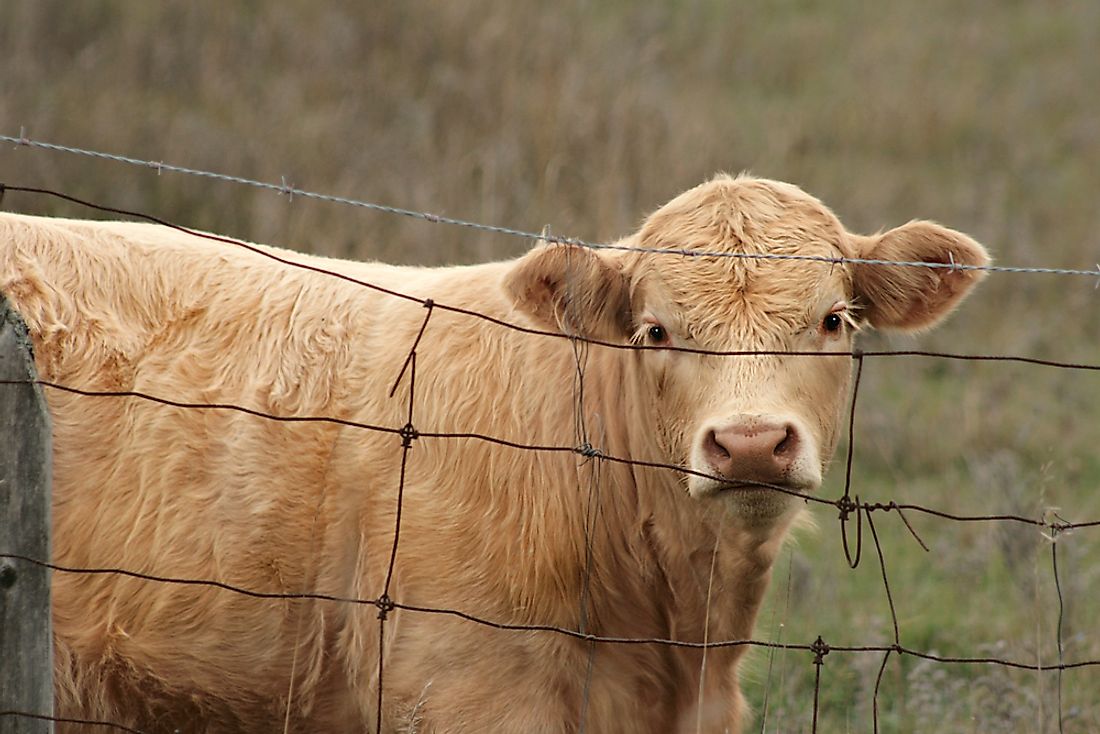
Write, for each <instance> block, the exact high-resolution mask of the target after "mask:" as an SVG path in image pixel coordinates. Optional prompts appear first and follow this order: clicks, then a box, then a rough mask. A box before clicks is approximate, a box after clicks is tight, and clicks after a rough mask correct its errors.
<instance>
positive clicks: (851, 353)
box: [0, 182, 1100, 371]
mask: <svg viewBox="0 0 1100 734" xmlns="http://www.w3.org/2000/svg"><path fill="white" fill-rule="evenodd" d="M5 190H7V191H17V192H21V193H30V194H43V195H46V196H52V197H54V198H58V199H62V200H65V201H69V202H71V203H74V204H79V205H81V206H86V207H89V208H91V209H95V210H97V211H102V212H109V213H112V214H119V215H122V216H127V217H133V218H136V219H142V220H144V221H147V222H150V223H152V224H159V225H161V226H163V227H168V228H170V229H173V230H175V231H177V232H181V233H183V234H187V235H191V236H193V237H200V238H202V239H206V240H210V241H212V242H220V243H223V244H227V245H233V246H235V247H239V248H241V249H244V250H247V251H249V252H252V253H254V254H256V255H259V256H261V257H265V258H267V259H269V260H273V261H274V262H277V263H280V264H282V265H286V266H288V267H292V268H297V269H300V270H305V271H308V272H312V273H317V274H319V275H324V276H326V277H330V278H335V279H337V280H342V281H344V282H347V283H352V284H353V285H358V286H361V287H363V288H367V289H370V290H373V291H376V292H378V293H382V294H384V295H387V296H392V297H393V298H398V299H401V300H405V301H409V302H412V303H419V304H420V305H422V306H424V307H425V308H428V309H432V308H437V309H439V310H441V311H447V312H450V313H454V314H458V315H461V316H469V317H471V318H475V319H479V320H482V321H486V322H488V323H491V324H495V325H497V326H501V327H504V328H506V329H511V330H512V331H517V332H520V333H523V334H532V335H535V336H545V337H550V338H555V339H568V340H573V341H582V342H585V343H588V344H594V345H597V346H601V347H607V348H608V349H625V350H630V351H664V352H677V353H682V354H697V355H702V356H709V357H776V356H781V357H834V358H836V357H848V358H852V357H860V356H863V357H936V358H940V359H950V360H957V361H964V362H1017V363H1020V364H1031V365H1036V366H1041V367H1054V368H1058V369H1070V370H1092V371H1100V363H1086V362H1066V361H1060V360H1052V359H1041V358H1038V357H1028V356H1023V355H1005V354H960V353H954V352H933V351H927V350H920V349H898V350H873V349H869V350H862V349H855V350H837V351H809V350H801V351H799V350H782V349H774V350H768V349H741V350H737V349H735V350H716V349H702V348H699V347H686V346H677V345H668V346H655V345H649V344H633V343H624V342H614V341H607V340H604V339H596V338H592V337H586V336H582V335H579V334H570V333H566V332H562V331H548V330H545V329H537V328H532V327H530V326H524V325H522V324H518V323H515V322H512V321H507V320H505V319H500V318H497V317H495V316H492V315H490V314H486V313H481V312H480V311H475V310H473V309H468V308H464V307H462V306H454V305H450V304H447V303H442V302H440V301H436V300H435V299H432V298H422V297H419V296H414V295H411V294H409V293H403V292H401V291H397V290H394V289H393V288H387V287H385V286H382V285H378V284H377V283H371V282H370V281H366V280H363V279H361V278H356V277H354V276H351V275H348V274H346V273H341V272H338V271H335V270H330V269H327V268H323V267H320V266H318V265H311V264H309V263H307V262H302V261H299V260H294V259H292V258H287V257H282V256H281V255H278V254H277V253H275V252H272V251H271V250H270V249H268V248H266V247H263V246H259V245H255V244H252V243H251V242H244V241H242V240H238V239H235V238H233V237H225V236H223V235H215V234H211V233H209V232H202V231H200V230H196V229H191V228H189V227H184V226H182V225H179V224H175V223H173V222H170V221H168V220H166V219H162V218H160V217H155V216H152V215H150V214H145V213H143V212H138V211H134V210H129V209H119V208H117V207H111V206H105V205H103V204H97V203H95V202H91V201H87V200H85V199H81V198H78V197H75V196H71V195H69V194H65V193H62V192H60V191H54V190H51V189H44V188H39V187H33V186H13V185H10V184H5V183H2V182H0V194H2V193H3V192H4V191H5Z"/></svg>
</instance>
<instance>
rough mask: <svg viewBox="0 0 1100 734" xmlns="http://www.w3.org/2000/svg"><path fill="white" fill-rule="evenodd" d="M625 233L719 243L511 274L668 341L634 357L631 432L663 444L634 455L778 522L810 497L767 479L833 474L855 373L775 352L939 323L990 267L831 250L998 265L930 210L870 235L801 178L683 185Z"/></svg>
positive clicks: (836, 360) (539, 310)
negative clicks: (800, 184) (844, 219)
mask: <svg viewBox="0 0 1100 734" xmlns="http://www.w3.org/2000/svg"><path fill="white" fill-rule="evenodd" d="M622 244H625V245H630V246H634V247H637V248H645V249H650V250H652V249H656V250H673V251H677V250H693V251H706V252H714V253H718V255H716V256H703V257H700V256H694V255H676V254H665V253H647V252H642V251H617V250H600V251H597V250H592V249H587V248H582V247H574V246H563V245H543V246H540V247H538V248H536V249H535V250H533V251H532V252H531V253H530V254H528V255H527V256H526V257H524V258H522V259H521V260H520V261H519V262H518V263H517V265H516V267H515V268H514V269H513V270H512V271H511V273H510V274H509V277H508V280H507V283H506V286H507V288H508V291H509V293H510V294H511V296H512V298H513V300H514V301H515V303H516V305H517V306H518V307H519V308H520V309H521V310H522V311H524V312H526V313H527V314H528V315H529V316H531V317H532V318H533V319H535V321H537V322H539V323H540V324H541V325H542V326H543V327H545V328H548V329H553V330H559V331H566V332H569V333H575V334H579V335H581V336H584V337H588V338H592V339H597V340H605V341H614V342H630V343H632V344H638V345H646V346H650V347H657V348H658V349H653V350H641V351H635V352H627V351H624V352H621V353H620V355H621V358H622V359H623V360H625V361H626V362H627V364H626V365H625V368H624V371H623V372H624V375H626V378H625V380H626V382H625V384H623V386H622V400H623V401H629V402H630V403H631V404H632V405H633V404H635V403H637V404H638V405H637V406H634V407H633V408H632V410H631V411H630V414H631V415H634V416H641V418H642V420H641V422H642V423H644V426H638V427H635V428H633V430H637V429H638V428H644V430H645V432H646V433H647V436H646V439H647V441H648V445H649V446H650V447H652V448H651V450H652V452H653V455H652V456H634V458H637V459H645V460H650V461H663V462H667V463H672V464H677V465H680V466H684V467H687V468H689V469H691V470H692V471H693V473H691V474H688V475H686V477H685V479H684V481H685V483H686V488H687V490H688V493H689V494H690V495H691V496H692V497H695V498H698V499H701V500H704V499H707V498H712V497H715V496H718V497H723V498H726V500H727V501H728V502H729V504H730V506H731V508H732V509H733V510H734V512H735V513H737V514H738V515H740V516H742V517H743V518H744V519H746V520H752V519H755V520H758V521H765V522H766V521H768V520H769V519H776V518H778V517H780V516H782V515H784V514H785V513H786V512H787V510H788V509H790V508H792V507H793V506H795V504H796V502H795V500H794V498H793V497H792V495H790V494H787V493H783V492H776V491H774V490H771V489H767V488H766V487H764V486H762V485H778V486H782V487H786V488H789V489H793V490H797V491H799V492H811V491H813V490H815V489H816V488H817V487H818V486H819V485H820V483H821V476H822V471H823V470H824V468H825V465H826V464H827V463H828V462H829V460H830V459H831V457H832V454H833V451H834V450H835V448H836V444H837V438H838V433H839V427H840V426H841V414H842V412H843V408H844V405H845V403H846V399H847V396H848V390H849V383H850V380H851V375H852V360H851V359H850V358H846V357H844V356H836V357H832V356H795V355H782V354H768V352H773V353H774V352H831V353H846V352H850V351H851V349H852V342H853V339H854V338H855V335H856V332H857V331H859V330H860V329H861V328H864V327H867V326H871V327H875V328H881V329H893V330H901V331H914V330H919V329H924V328H928V327H931V326H933V325H934V324H936V323H937V322H939V321H940V320H941V319H942V318H943V317H944V316H946V315H947V314H948V313H949V312H950V311H951V310H952V309H954V308H955V306H957V305H958V303H959V302H960V301H961V300H962V299H963V298H964V297H965V295H966V294H967V293H968V292H969V291H970V289H971V288H972V287H973V286H974V285H975V284H976V283H977V282H978V281H979V280H981V277H982V275H983V273H982V272H981V271H974V270H966V269H950V268H925V267H913V266H886V265H875V264H855V263H835V262H829V261H828V260H831V259H835V258H841V257H844V258H860V259H871V260H886V261H905V262H927V263H941V264H951V263H954V264H955V265H961V266H968V265H984V264H986V263H987V262H988V261H989V258H988V256H987V254H986V252H985V250H984V249H983V248H982V247H981V245H979V244H978V243H976V242H974V241H973V240H972V239H970V238H969V237H967V236H966V235H964V234H961V233H959V232H955V231H953V230H950V229H946V228H944V227H941V226H939V225H937V224H933V223H931V222H920V221H917V222H910V223H909V224H906V225H903V226H901V227H898V228H896V229H892V230H890V231H888V232H884V233H882V234H878V235H872V236H861V235H856V234H852V233H850V232H848V231H847V230H845V229H844V227H843V226H842V225H841V223H840V222H839V220H837V218H836V217H835V216H834V215H833V213H832V212H831V211H829V209H827V208H826V207H825V206H824V205H822V204H821V203H820V202H819V201H817V200H816V199H814V198H813V197H811V196H809V195H807V194H806V193H804V192H803V191H801V190H800V189H798V188H797V187H795V186H791V185H789V184H783V183H777V182H773V181H765V180H759V179H752V178H746V177H738V178H731V177H728V176H719V177H717V178H716V179H714V180H713V181H710V182H708V183H705V184H703V185H701V186H698V187H696V188H694V189H691V190H690V191H687V192H685V193H683V194H681V195H680V196H678V197H676V198H675V199H673V200H672V201H671V202H669V203H668V204H666V205H665V206H663V207H661V208H660V209H659V210H657V211H656V212H655V213H654V214H652V215H651V216H650V217H649V218H648V219H646V221H645V222H644V224H643V225H642V227H641V229H640V230H639V231H638V232H637V233H635V234H634V235H632V236H630V237H628V238H626V239H625V240H623V243H622ZM723 254H724V255H725V256H722V255H723ZM746 255H748V256H750V257H745V256H746ZM774 255H783V256H786V255H794V256H798V257H801V258H805V259H786V258H771V259H769V256H774ZM751 256H763V257H751ZM814 258H824V259H825V261H822V260H815V259H814ZM668 347H685V348H689V349H699V350H712V351H736V352H764V354H748V355H744V356H708V355H700V354H694V353H691V352H686V351H676V350H673V349H668ZM700 474H702V475H707V476H700Z"/></svg>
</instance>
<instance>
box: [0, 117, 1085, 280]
mask: <svg viewBox="0 0 1100 734" xmlns="http://www.w3.org/2000/svg"><path fill="white" fill-rule="evenodd" d="M0 142H6V143H14V144H15V145H16V146H19V147H26V148H38V149H41V150H49V151H54V152H60V153H67V154H71V155H78V156H84V157H88V158H95V159H99V160H107V161H113V162H115V163H124V164H127V165H131V166H137V167H140V168H146V169H151V170H154V171H156V172H157V174H158V175H159V174H161V173H163V172H165V171H167V172H169V173H179V174H183V175H187V176H197V177H200V178H206V179H212V180H215V181H223V182H226V183H233V184H239V185H242V186H249V187H252V188H257V189H263V190H266V191H271V192H274V193H278V194H282V195H284V196H288V197H295V196H297V197H301V198H303V199H313V200H316V201H322V202H327V203H330V204H341V205H345V206H351V207H356V208H360V209H367V210H370V211H376V212H381V213H384V214H393V215H397V216H402V217H409V218H413V219H419V220H422V221H425V222H431V223H433V224H447V225H451V226H456V227H464V228H467V229H473V230H478V231H482V232H490V233H493V234H501V235H506V236H509V237H519V238H522V239H527V240H535V241H540V240H541V241H544V242H551V243H555V244H561V245H575V246H578V247H585V248H588V249H592V250H620V251H626V252H645V253H650V254H655V255H675V256H680V257H731V258H737V259H746V260H795V261H803V262H818V263H826V264H832V265H838V264H848V263H850V264H856V265H881V266H893V267H915V268H930V269H936V270H951V271H981V272H988V273H1028V274H1042V275H1071V276H1086V277H1090V278H1097V279H1098V282H1100V263H1097V264H1096V266H1095V267H1094V268H1092V269H1085V268H1046V267H1023V266H1011V265H968V264H965V263H955V262H946V263H941V262H923V261H907V260H880V259H876V258H858V257H827V256H819V255H798V254H782V253H750V252H728V251H711V250H700V249H695V248H676V247H667V248H657V247H642V246H639V245H626V244H622V243H616V242H589V241H587V240H584V239H581V238H579V237H563V236H561V235H554V234H550V233H548V232H545V231H544V232H541V233H539V232H534V231H530V230H523V229H517V228H514V227H504V226H500V225H495V224H483V223H481V222H475V221H472V220H468V219H459V218H456V217H449V216H444V215H441V214H433V213H431V212H426V211H418V210H415V209H406V208H404V207H398V206H390V205H388V204H379V203H376V202H371V201H365V200H362V199H353V198H350V197H345V196H335V195H333V194H323V193H318V192H316V191H308V190H306V189H300V188H297V187H295V186H291V185H289V184H287V182H286V180H285V178H284V180H283V181H281V182H280V183H277V184H276V183H271V182H267V181H259V180H256V179H251V178H246V177H244V176H235V175H232V174H226V173H218V172H215V171H206V170H202V169H197V168H189V167H186V166H179V165H175V164H171V163H164V162H163V161H151V160H144V159H141V158H134V157H131V156H126V155H119V154H116V153H106V152H103V151H98V150H89V149H86V148H77V147H74V146H70V145H61V144H58V143H48V142H45V141H42V140H35V139H32V138H29V137H27V135H26V131H25V130H23V129H21V130H20V133H19V135H18V136H12V135H0ZM0 193H2V189H0Z"/></svg>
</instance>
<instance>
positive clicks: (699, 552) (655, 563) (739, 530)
mask: <svg viewBox="0 0 1100 734" xmlns="http://www.w3.org/2000/svg"><path fill="white" fill-rule="evenodd" d="M590 360H592V362H593V367H597V368H596V369H591V370H589V373H588V374H589V375H590V376H598V379H597V380H589V382H588V383H587V387H586V390H587V393H586V402H587V405H586V412H587V413H588V415H589V417H590V418H591V419H595V420H598V418H597V416H599V415H601V414H602V415H614V416H616V420H603V421H602V423H601V425H603V426H605V427H611V426H613V427H614V430H612V429H611V428H605V430H604V431H603V433H602V435H601V439H602V441H601V447H603V448H604V450H606V451H607V453H608V454H610V455H611V456H616V457H630V458H633V459H637V460H649V461H654V460H659V457H658V456H657V449H656V447H655V445H654V442H653V437H652V426H653V425H654V424H655V419H654V418H653V417H650V418H649V419H645V418H642V417H641V416H638V418H640V419H639V420H630V419H628V420H622V417H623V414H624V411H625V412H626V413H629V408H628V406H624V405H623V402H624V401H625V400H636V399H637V397H636V396H634V397H627V396H626V395H625V394H624V385H628V384H630V375H629V371H630V369H632V366H631V363H630V361H629V360H626V359H623V358H622V353H621V352H615V351H612V350H606V349H600V350H593V353H592V354H591V355H590ZM597 362H598V363H599V364H598V365H597V364H596V363H597ZM602 471H604V472H606V476H605V478H604V484H605V486H607V487H609V488H611V489H610V490H609V491H614V492H615V495H616V497H615V499H616V502H617V503H620V504H621V503H623V502H630V503H631V507H630V510H629V511H630V512H631V514H632V517H631V518H630V519H629V520H628V522H630V524H631V525H632V532H631V533H630V535H629V537H628V538H626V541H627V542H626V543H624V544H619V543H616V542H614V541H613V540H612V541H608V542H605V543H604V544H603V548H601V550H602V551H603V552H604V553H605V554H606V556H605V558H604V559H602V560H603V563H604V564H605V568H607V569H608V571H607V572H605V573H604V574H603V575H604V576H605V578H604V579H601V583H607V584H611V585H613V586H614V587H615V595H616V596H619V597H620V598H621V597H623V596H636V597H637V598H636V601H637V605H636V606H634V610H632V611H631V614H632V615H635V617H634V618H635V619H636V618H637V617H636V615H637V610H639V609H642V608H647V607H648V608H651V609H653V607H654V604H655V602H656V608H655V609H653V611H652V612H651V613H650V615H649V616H650V617H651V619H649V620H648V624H649V625H651V629H649V630H647V631H646V632H645V634H647V635H651V636H662V637H666V636H667V637H673V638H675V639H679V640H688V641H702V640H703V639H704V637H707V638H708V639H709V640H712V641H713V640H717V639H747V638H749V637H750V636H751V633H752V627H753V623H754V621H755V618H756V613H757V610H758V608H759V606H760V602H761V600H762V598H763V595H764V591H765V589H766V587H767V582H768V580H769V578H770V573H771V567H772V563H773V561H774V559H775V556H776V554H777V553H778V550H779V547H780V544H781V542H782V538H783V536H784V535H785V533H786V530H787V526H788V525H789V522H790V521H789V519H788V520H786V521H784V522H782V523H780V524H778V525H774V526H769V527H760V526H755V527H754V526H752V525H749V524H746V523H744V522H743V521H741V520H739V519H738V518H737V517H736V516H734V515H733V514H732V513H730V512H729V511H728V508H727V507H726V506H725V504H724V503H721V501H720V500H717V499H703V500H697V499H693V498H691V497H688V496H687V494H686V491H685V489H684V485H683V483H682V481H681V478H680V477H679V476H678V475H677V473H676V472H675V471H674V470H670V469H651V468H644V467H638V466H630V465H623V464H605V465H604V467H603V469H602ZM596 539H597V540H599V538H598V535H597V537H596ZM612 568H614V569H615V570H614V571H611V569H612ZM609 598H610V595H609ZM708 599H709V606H708ZM598 602H599V600H598V598H597V597H596V595H593V603H594V604H598ZM615 603H616V604H618V603H621V602H615ZM708 610H709V613H708ZM596 611H598V612H600V614H599V616H601V617H605V618H608V621H609V622H610V621H611V620H613V619H614V618H615V617H616V616H617V615H616V614H615V612H614V611H613V610H610V609H608V610H596ZM622 621H623V622H624V623H627V624H629V622H627V621H626V620H622ZM616 622H618V620H616ZM638 631H639V632H641V630H638ZM608 633H609V634H616V632H615V631H614V630H613V629H611V628H610V626H609V629H608Z"/></svg>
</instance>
